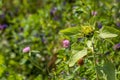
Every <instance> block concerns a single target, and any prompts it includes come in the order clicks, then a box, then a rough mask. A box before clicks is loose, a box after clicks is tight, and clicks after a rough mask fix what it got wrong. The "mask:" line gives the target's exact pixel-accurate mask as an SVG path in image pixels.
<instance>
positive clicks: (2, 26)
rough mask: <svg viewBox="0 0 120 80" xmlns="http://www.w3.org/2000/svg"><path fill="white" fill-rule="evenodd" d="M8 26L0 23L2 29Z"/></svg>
mask: <svg viewBox="0 0 120 80" xmlns="http://www.w3.org/2000/svg"><path fill="white" fill-rule="evenodd" d="M7 26H8V25H7V24H3V25H1V24H0V30H3V29H5V28H7Z"/></svg>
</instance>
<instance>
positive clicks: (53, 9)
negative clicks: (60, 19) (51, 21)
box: [50, 7, 57, 16]
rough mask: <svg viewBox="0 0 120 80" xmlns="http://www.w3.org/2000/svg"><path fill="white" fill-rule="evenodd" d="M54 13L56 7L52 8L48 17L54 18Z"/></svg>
mask: <svg viewBox="0 0 120 80" xmlns="http://www.w3.org/2000/svg"><path fill="white" fill-rule="evenodd" d="M56 11H57V8H56V7H53V8H52V9H51V11H50V15H51V16H54V15H55V13H56Z"/></svg>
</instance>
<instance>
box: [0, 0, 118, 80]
mask: <svg viewBox="0 0 120 80" xmlns="http://www.w3.org/2000/svg"><path fill="white" fill-rule="evenodd" d="M119 7H120V1H119V0H0V80H55V79H50V75H49V71H51V70H52V68H53V67H54V66H55V64H54V62H55V60H56V53H57V50H58V49H59V48H61V47H62V46H61V41H62V40H63V39H64V38H67V37H61V36H60V35H59V31H60V30H62V29H65V28H68V27H75V26H80V25H84V24H85V23H89V24H92V23H93V22H94V21H96V22H100V23H102V25H106V26H113V27H114V28H116V29H118V30H119V29H120V20H119V18H120V15H119V14H120V10H119ZM92 11H97V17H96V19H94V17H93V15H91V12H92ZM118 39H119V38H118ZM118 41H119V40H116V42H118ZM27 46H30V48H31V55H30V54H28V53H23V52H22V50H23V48H25V47H27ZM51 58H52V59H53V60H52V59H51ZM118 63H119V62H118ZM53 73H54V72H53Z"/></svg>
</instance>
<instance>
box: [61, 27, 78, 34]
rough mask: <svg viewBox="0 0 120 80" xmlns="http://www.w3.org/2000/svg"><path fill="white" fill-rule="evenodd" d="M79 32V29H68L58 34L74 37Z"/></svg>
mask: <svg viewBox="0 0 120 80" xmlns="http://www.w3.org/2000/svg"><path fill="white" fill-rule="evenodd" d="M79 32H80V28H79V27H70V28H67V29H64V30H61V31H60V33H62V34H64V35H75V34H77V33H79Z"/></svg>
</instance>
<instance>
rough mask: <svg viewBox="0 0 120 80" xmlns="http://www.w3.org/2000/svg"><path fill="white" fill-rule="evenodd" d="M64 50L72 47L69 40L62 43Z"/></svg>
mask: <svg viewBox="0 0 120 80" xmlns="http://www.w3.org/2000/svg"><path fill="white" fill-rule="evenodd" d="M62 44H63V47H64V48H68V47H69V46H70V41H69V40H63V42H62Z"/></svg>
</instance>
